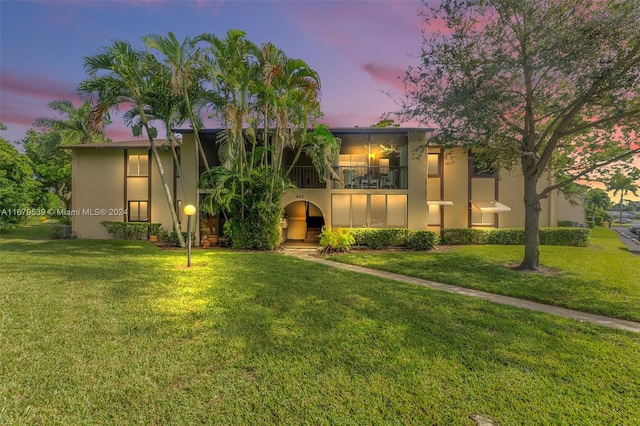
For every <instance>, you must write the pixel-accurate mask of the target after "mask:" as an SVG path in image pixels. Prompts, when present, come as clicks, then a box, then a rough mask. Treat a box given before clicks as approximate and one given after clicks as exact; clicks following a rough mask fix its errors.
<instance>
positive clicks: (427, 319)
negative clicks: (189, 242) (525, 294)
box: [0, 231, 640, 425]
mask: <svg viewBox="0 0 640 426" xmlns="http://www.w3.org/2000/svg"><path fill="white" fill-rule="evenodd" d="M34 234H37V232H35V231H34ZM34 234H32V235H34ZM17 236H18V234H13V235H11V234H10V235H8V236H6V237H5V238H2V239H0V271H1V273H0V377H1V380H0V424H3V425H5V424H9V425H24V424H47V425H49V424H61V425H63V424H64V425H67V424H118V425H120V424H224V425H227V424H229V425H234V424H235V425H245V424H252V425H253V424H288V425H305V424H309V425H325V424H326V425H338V424H339V425H380V424H383V425H387V424H408V425H425V424H448V425H472V424H474V423H473V421H472V420H470V419H469V416H470V415H472V414H475V413H478V414H482V415H484V416H486V417H489V418H491V419H493V420H495V421H496V422H497V423H498V424H500V425H509V424H512V425H540V424H567V425H569V424H570V425H574V424H638V422H639V421H640V404H639V401H640V363H638V359H640V336H638V335H636V334H633V333H630V332H623V331H617V330H610V329H606V328H602V327H598V326H593V325H589V324H584V323H578V322H572V321H569V320H566V319H561V318H556V317H553V316H549V315H544V314H540V313H534V312H529V311H524V310H518V309H515V308H511V307H505V306H500V305H496V304H493V303H489V302H485V301H480V300H476V299H472V298H466V297H462V296H458V295H451V294H447V293H444V292H439V291H435V290H430V289H426V288H421V287H417V286H412V285H409V284H402V283H397V282H393V281H389V280H384V279H380V278H374V277H370V276H363V275H359V274H356V273H352V272H347V271H341V270H336V269H332V268H328V267H325V266H322V265H317V264H314V263H310V262H305V261H303V260H299V259H295V258H291V257H287V256H283V255H279V254H273V253H243V252H233V251H219V250H208V251H203V250H196V251H194V253H193V266H192V268H191V269H187V268H185V263H186V254H185V252H184V251H181V250H166V251H163V250H158V249H157V248H156V247H154V246H151V245H150V244H148V243H145V242H136V241H83V240H74V241H39V240H24V239H18V238H17Z"/></svg>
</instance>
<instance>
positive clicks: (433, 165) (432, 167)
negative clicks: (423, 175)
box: [427, 153, 441, 176]
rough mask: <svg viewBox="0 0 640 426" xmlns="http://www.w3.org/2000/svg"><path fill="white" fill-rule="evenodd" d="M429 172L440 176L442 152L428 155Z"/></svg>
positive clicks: (430, 174) (431, 174)
mask: <svg viewBox="0 0 640 426" xmlns="http://www.w3.org/2000/svg"><path fill="white" fill-rule="evenodd" d="M427 173H428V175H429V176H440V174H441V170H440V153H435V154H428V155H427Z"/></svg>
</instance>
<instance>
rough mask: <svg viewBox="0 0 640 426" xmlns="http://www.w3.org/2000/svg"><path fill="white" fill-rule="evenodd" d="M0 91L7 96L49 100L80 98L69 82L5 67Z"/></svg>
mask: <svg viewBox="0 0 640 426" xmlns="http://www.w3.org/2000/svg"><path fill="white" fill-rule="evenodd" d="M0 74H1V75H2V76H1V77H0V91H1V92H2V94H3V97H2V100H3V103H4V99H5V96H7V94H9V95H10V96H15V97H19V98H23V97H28V98H37V99H45V100H47V102H49V101H52V100H55V99H69V100H78V99H79V98H78V96H77V95H76V91H75V87H74V85H73V84H71V83H68V82H60V81H57V80H54V79H51V78H48V77H47V76H46V75H43V76H40V75H39V76H32V75H26V74H24V73H19V72H16V71H14V70H12V69H9V68H6V67H3V68H2V71H1V72H0Z"/></svg>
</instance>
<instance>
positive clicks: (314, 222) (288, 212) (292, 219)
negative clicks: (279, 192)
mask: <svg viewBox="0 0 640 426" xmlns="http://www.w3.org/2000/svg"><path fill="white" fill-rule="evenodd" d="M284 214H285V224H284V227H283V230H282V232H283V234H284V235H283V240H284V241H285V242H287V243H295V242H300V243H303V242H304V243H307V244H317V243H318V240H319V235H320V232H322V227H323V226H324V224H325V222H324V215H323V214H322V210H320V208H319V207H318V206H316V205H315V204H313V203H311V202H309V201H294V202H292V203H290V204H288V205H287V206H286V207H285V208H284Z"/></svg>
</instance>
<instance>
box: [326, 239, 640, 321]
mask: <svg viewBox="0 0 640 426" xmlns="http://www.w3.org/2000/svg"><path fill="white" fill-rule="evenodd" d="M523 254H524V248H523V247H522V246H498V245H483V246H478V245H477V246H457V247H454V248H451V249H450V248H448V247H443V249H442V250H439V251H438V250H435V251H431V252H428V253H419V252H374V251H368V252H352V253H348V254H344V255H335V256H332V257H331V259H332V260H337V261H340V262H345V263H350V264H354V265H359V266H367V267H369V268H375V269H381V270H385V271H390V272H396V273H399V274H405V275H410V276H413V277H418V278H423V279H427V280H432V281H438V282H442V283H446V284H454V285H459V286H462V287H468V288H474V289H478V290H485V291H488V292H491V293H497V294H503V295H508V296H514V297H518V298H522V299H529V300H536V301H540V302H543V303H547V304H551V305H556V306H562V307H565V308H570V309H576V310H581V311H586V312H592V313H596V314H602V315H607V316H613V317H617V318H623V319H629V320H635V321H640V257H638V256H635V255H633V254H632V253H630V252H629V250H628V249H627V247H626V246H625V245H624V244H623V243H622V242H620V241H619V239H618V237H617V235H616V233H615V232H614V231H612V230H610V229H605V228H595V229H594V230H593V233H592V237H591V245H590V247H587V248H582V247H551V246H542V247H541V248H540V258H541V265H542V266H543V268H544V269H545V270H546V273H543V274H532V273H526V272H525V273H523V272H518V271H514V270H512V269H510V268H509V267H510V266H514V265H518V264H519V262H520V261H521V260H522V257H523Z"/></svg>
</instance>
